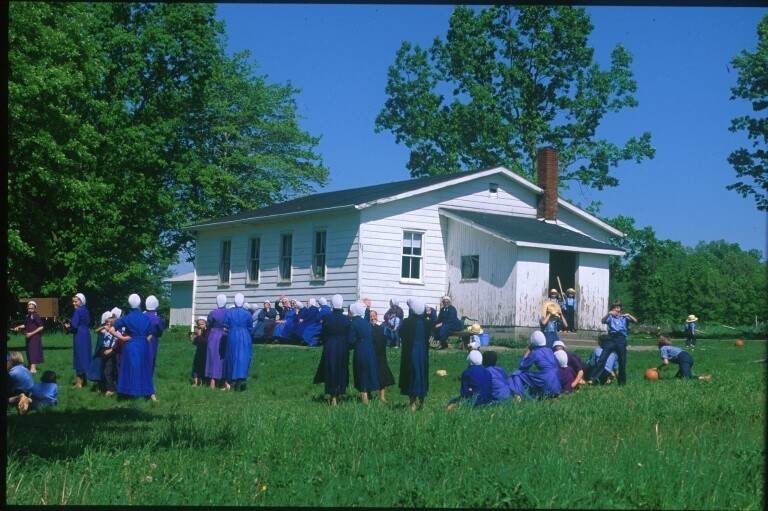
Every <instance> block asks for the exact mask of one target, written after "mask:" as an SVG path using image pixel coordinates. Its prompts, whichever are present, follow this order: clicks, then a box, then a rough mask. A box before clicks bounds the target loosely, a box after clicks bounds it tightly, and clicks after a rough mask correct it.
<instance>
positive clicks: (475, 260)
mask: <svg viewBox="0 0 768 511" xmlns="http://www.w3.org/2000/svg"><path fill="white" fill-rule="evenodd" d="M479 276H480V256H479V255H470V256H461V280H477V279H478V278H479Z"/></svg>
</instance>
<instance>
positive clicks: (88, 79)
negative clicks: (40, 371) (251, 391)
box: [8, 2, 328, 307]
mask: <svg viewBox="0 0 768 511" xmlns="http://www.w3.org/2000/svg"><path fill="white" fill-rule="evenodd" d="M215 14H216V7H215V5H212V4H173V3H168V4H166V3H160V4H144V3H141V4H139V3H69V2H61V3H59V2H57V3H28V2H13V3H11V5H10V10H9V43H10V44H9V48H10V51H9V62H10V75H9V120H10V126H11V129H10V130H9V134H10V137H9V138H10V172H9V179H8V202H9V208H8V233H9V253H8V266H9V285H10V287H11V289H12V290H13V291H14V292H15V293H16V294H17V295H22V294H25V295H27V294H34V295H39V294H42V295H52V296H59V297H62V296H67V295H69V294H71V293H74V292H76V291H83V292H85V293H86V295H88V294H91V295H93V296H99V297H101V299H103V300H104V301H105V302H107V304H108V305H109V306H110V307H111V306H112V305H114V304H115V303H124V301H125V297H126V296H127V294H128V293H130V292H139V293H140V294H142V295H146V294H149V293H155V294H159V292H160V291H161V289H160V283H161V279H162V278H163V277H164V276H166V272H167V268H168V266H169V265H170V264H173V263H174V262H176V261H177V258H178V255H177V254H178V253H179V251H180V250H181V249H183V248H186V249H188V250H189V251H190V252H191V251H192V250H193V249H194V247H193V246H192V241H193V240H192V239H191V238H190V236H189V234H188V233H186V232H184V231H182V230H181V227H182V226H183V225H185V224H189V223H193V222H197V221H203V220H206V219H209V218H211V217H216V216H220V215H227V214H233V213H237V212H239V211H242V210H246V209H252V208H257V207H261V206H264V205H267V204H271V203H274V202H276V201H281V200H284V199H286V198H290V197H292V196H297V195H301V194H305V193H308V192H310V191H311V190H312V187H313V184H317V185H324V184H326V183H327V179H328V171H327V169H326V168H325V167H324V166H323V165H322V160H321V158H320V157H319V156H318V155H317V154H316V152H315V150H316V147H317V144H318V142H319V138H317V137H313V136H311V135H309V134H308V133H306V132H304V131H302V130H301V129H300V128H299V126H298V119H299V118H298V115H297V112H296V109H297V106H296V102H295V95H296V94H297V92H299V91H298V90H297V89H295V88H294V87H292V86H291V85H290V84H287V85H280V84H270V83H267V81H266V78H265V77H263V76H258V75H257V74H256V73H255V65H254V64H252V63H251V62H250V56H249V55H248V54H247V53H241V54H238V55H234V56H231V57H230V56H228V55H227V54H226V52H225V44H226V39H225V34H224V27H223V24H222V23H221V22H219V21H217V20H216V18H215ZM89 302H91V303H93V302H92V301H91V299H90V297H89ZM98 302H99V300H96V303H95V304H94V305H95V306H98Z"/></svg>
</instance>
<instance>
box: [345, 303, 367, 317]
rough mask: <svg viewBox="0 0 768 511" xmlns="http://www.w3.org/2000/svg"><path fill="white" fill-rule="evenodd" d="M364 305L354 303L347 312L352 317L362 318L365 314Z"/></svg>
mask: <svg viewBox="0 0 768 511" xmlns="http://www.w3.org/2000/svg"><path fill="white" fill-rule="evenodd" d="M365 309H366V307H365V304H364V303H363V302H355V303H353V304H352V305H351V306H350V307H349V310H350V311H351V312H352V315H353V316H362V315H363V314H365Z"/></svg>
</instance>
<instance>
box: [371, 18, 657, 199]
mask: <svg viewBox="0 0 768 511" xmlns="http://www.w3.org/2000/svg"><path fill="white" fill-rule="evenodd" d="M592 29H593V26H592V24H591V22H590V19H589V16H588V15H587V13H586V12H585V10H584V9H582V8H574V7H565V6H558V7H550V6H524V7H513V6H506V5H497V6H493V7H490V8H487V9H481V10H479V11H476V10H474V9H471V8H468V7H457V8H456V9H455V10H454V12H453V14H452V15H451V18H450V22H449V27H448V34H447V36H446V40H445V41H442V40H441V39H440V38H436V39H435V41H434V43H433V44H432V46H431V47H430V48H429V49H428V50H425V49H423V48H421V47H420V46H418V45H417V46H413V45H411V44H410V43H408V42H404V43H403V44H402V46H401V47H400V49H399V50H398V51H397V54H396V57H395V63H394V64H393V65H392V66H390V68H389V74H388V82H387V86H386V93H387V94H388V96H389V98H388V99H387V101H386V103H385V105H384V107H383V109H382V110H381V112H380V113H379V115H378V117H377V118H376V130H377V132H380V131H383V130H389V131H391V132H392V133H394V135H395V139H396V141H397V142H398V143H404V144H405V145H406V146H407V147H409V148H410V149H411V154H410V158H409V161H408V164H407V166H408V168H409V169H410V171H411V175H412V176H414V177H416V176H423V175H434V174H442V173H453V172H457V171H461V170H466V169H476V168H484V167H492V166H497V165H504V166H506V167H508V168H509V169H511V170H513V171H514V172H516V173H518V174H520V175H522V176H524V177H526V178H528V179H533V177H534V169H535V163H534V162H535V159H536V153H537V151H538V148H540V147H542V146H552V147H555V148H556V149H557V150H558V151H559V153H560V157H559V159H560V169H561V170H560V180H561V183H562V184H563V186H567V185H568V182H574V181H575V182H578V183H581V184H583V185H587V186H590V187H595V188H597V189H602V188H603V187H605V186H616V185H617V184H618V180H617V179H616V178H615V177H614V176H612V175H611V174H610V169H611V168H612V167H615V166H616V165H618V163H619V162H620V161H622V160H635V161H637V162H640V161H641V160H642V159H643V158H646V157H647V158H652V157H653V155H654V149H653V147H652V146H651V143H650V139H651V136H650V133H649V132H645V133H643V134H641V135H640V136H639V137H632V138H630V139H629V140H627V141H626V142H625V143H624V144H623V145H617V144H615V143H613V142H610V141H608V140H606V139H603V138H600V137H599V136H598V133H597V132H598V128H599V127H600V123H601V121H602V120H603V118H604V117H605V115H606V114H608V113H616V112H619V111H621V110H622V109H624V108H628V107H634V106H636V105H637V101H636V99H635V98H634V96H633V93H634V92H635V91H636V89H637V84H636V82H635V80H634V78H633V74H632V71H631V69H630V65H631V63H632V57H631V55H630V53H629V52H628V51H627V50H626V49H625V48H624V47H623V46H621V45H617V46H616V47H615V48H614V49H613V51H612V52H611V60H610V65H609V66H608V67H607V68H606V69H601V67H600V66H599V65H598V64H597V63H596V62H595V60H594V50H593V48H591V47H590V46H589V45H588V39H589V35H590V33H591V31H592Z"/></svg>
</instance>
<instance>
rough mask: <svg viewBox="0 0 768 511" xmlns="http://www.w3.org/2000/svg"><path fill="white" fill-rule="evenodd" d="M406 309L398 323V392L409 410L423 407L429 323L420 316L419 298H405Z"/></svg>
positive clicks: (426, 388) (430, 330)
mask: <svg viewBox="0 0 768 511" xmlns="http://www.w3.org/2000/svg"><path fill="white" fill-rule="evenodd" d="M408 307H409V308H410V312H409V313H408V317H407V318H405V319H404V320H403V322H402V324H401V325H400V342H401V346H402V348H401V349H402V352H401V353H400V378H399V385H400V393H401V394H403V395H404V396H408V397H409V399H410V405H411V411H416V408H417V407H416V400H417V399H418V401H419V405H418V407H419V408H423V407H424V399H426V397H427V391H428V390H429V353H428V352H429V336H430V332H432V328H433V324H432V322H431V321H430V320H429V319H427V318H426V316H425V315H424V313H425V309H426V305H425V304H424V301H423V300H421V299H419V298H409V299H408Z"/></svg>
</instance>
